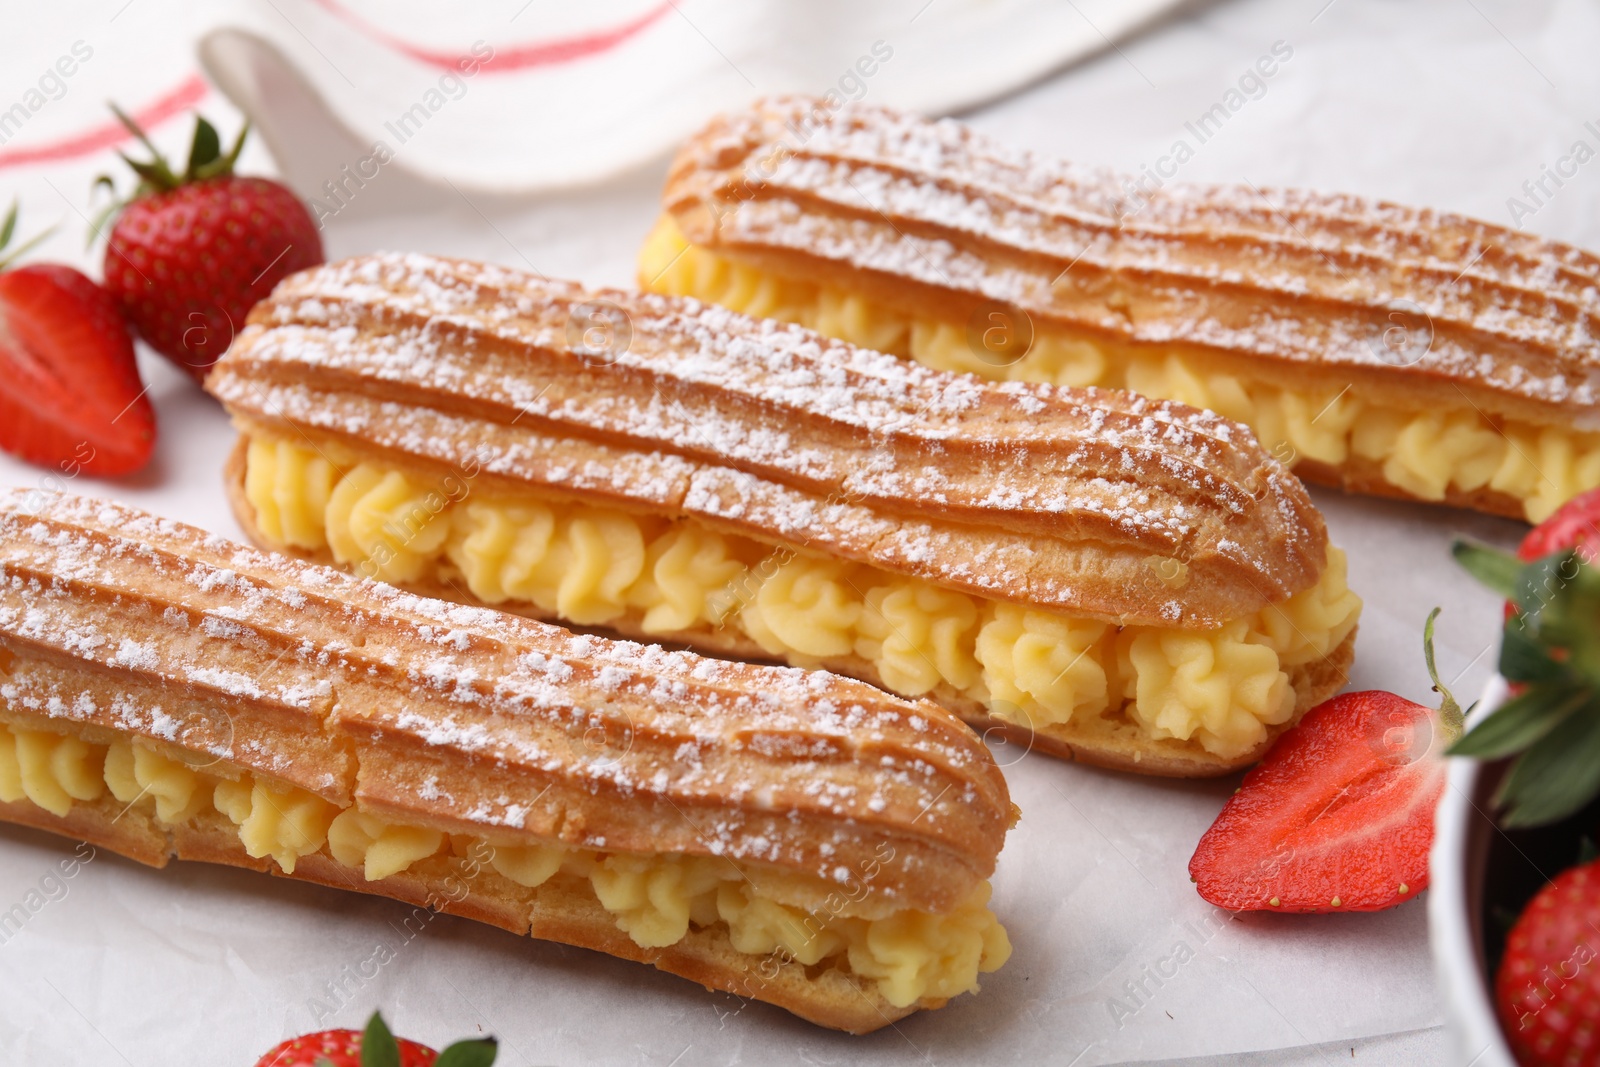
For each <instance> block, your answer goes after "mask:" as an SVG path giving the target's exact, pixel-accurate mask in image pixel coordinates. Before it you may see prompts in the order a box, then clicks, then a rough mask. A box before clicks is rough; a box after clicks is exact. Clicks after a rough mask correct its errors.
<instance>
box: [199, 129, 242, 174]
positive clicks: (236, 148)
mask: <svg viewBox="0 0 1600 1067" xmlns="http://www.w3.org/2000/svg"><path fill="white" fill-rule="evenodd" d="M249 135H250V123H249V122H248V121H247V122H246V123H245V124H244V125H243V126H242V127H240V128H239V136H238V137H236V138H234V141H233V147H232V148H230V149H228V151H227V154H226V155H221V156H218V157H217V158H216V159H214V160H212V161H211V162H210V163H207V164H206V165H205V166H203V167H201V168H200V169H199V170H198V171H197V172H195V177H196V178H199V179H205V178H219V177H221V176H223V175H225V174H232V173H233V167H234V164H236V163H238V162H239V153H240V152H242V151H244V139H245V138H246V137H248V136H249Z"/></svg>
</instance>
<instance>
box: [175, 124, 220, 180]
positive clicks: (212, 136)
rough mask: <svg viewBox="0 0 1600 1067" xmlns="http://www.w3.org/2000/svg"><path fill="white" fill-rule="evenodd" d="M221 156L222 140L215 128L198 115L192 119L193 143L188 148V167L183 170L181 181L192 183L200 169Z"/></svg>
mask: <svg viewBox="0 0 1600 1067" xmlns="http://www.w3.org/2000/svg"><path fill="white" fill-rule="evenodd" d="M221 156H222V140H221V138H219V137H218V136H217V128H216V127H215V126H213V125H211V123H209V122H207V121H206V120H205V119H203V118H201V117H200V116H199V115H196V116H195V117H194V142H193V143H192V144H191V145H190V146H189V165H188V166H187V167H185V168H184V171H183V180H184V181H186V182H192V181H194V180H195V178H196V176H198V175H199V173H200V170H201V168H203V167H206V166H209V165H210V164H212V163H215V162H216V161H217V160H218V159H219V158H220V157H221Z"/></svg>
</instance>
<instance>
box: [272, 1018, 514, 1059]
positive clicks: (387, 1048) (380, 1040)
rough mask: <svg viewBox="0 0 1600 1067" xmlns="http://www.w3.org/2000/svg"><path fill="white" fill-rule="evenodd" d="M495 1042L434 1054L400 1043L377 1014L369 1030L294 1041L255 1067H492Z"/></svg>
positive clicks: (460, 1044)
mask: <svg viewBox="0 0 1600 1067" xmlns="http://www.w3.org/2000/svg"><path fill="white" fill-rule="evenodd" d="M495 1051H496V1049H495V1040H494V1038H492V1037H485V1038H478V1039H475V1040H471V1041H457V1042H456V1043H455V1044H453V1045H451V1046H450V1047H449V1048H447V1049H445V1050H444V1051H443V1052H435V1051H434V1050H433V1049H431V1048H429V1047H428V1046H426V1045H419V1044H417V1043H416V1042H415V1041H406V1040H404V1039H401V1040H396V1039H395V1037H394V1035H393V1034H391V1033H390V1032H389V1027H388V1025H387V1024H385V1023H384V1021H383V1016H382V1015H380V1014H378V1013H377V1012H373V1013H372V1018H371V1019H369V1020H368V1021H367V1028H366V1030H364V1031H362V1030H323V1031H321V1032H319V1033H315V1034H306V1035H305V1036H303V1037H291V1038H290V1039H289V1040H287V1041H284V1042H283V1043H281V1044H279V1045H276V1046H274V1047H273V1049H272V1051H270V1052H268V1053H267V1054H266V1055H265V1056H263V1057H261V1058H260V1059H259V1060H257V1061H256V1067H489V1065H490V1064H492V1063H494V1057H495Z"/></svg>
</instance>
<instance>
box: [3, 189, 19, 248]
mask: <svg viewBox="0 0 1600 1067" xmlns="http://www.w3.org/2000/svg"><path fill="white" fill-rule="evenodd" d="M16 232H17V202H16V201H15V200H13V201H11V210H10V211H8V212H6V221H5V222H3V223H0V248H4V247H5V246H6V245H8V244H10V243H11V235H12V234H14V233H16Z"/></svg>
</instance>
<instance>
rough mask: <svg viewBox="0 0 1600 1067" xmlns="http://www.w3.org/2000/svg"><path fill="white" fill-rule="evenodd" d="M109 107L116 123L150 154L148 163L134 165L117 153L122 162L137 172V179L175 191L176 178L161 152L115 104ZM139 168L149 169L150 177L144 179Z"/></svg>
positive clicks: (144, 175)
mask: <svg viewBox="0 0 1600 1067" xmlns="http://www.w3.org/2000/svg"><path fill="white" fill-rule="evenodd" d="M110 107H111V113H112V114H113V115H115V116H117V121H118V122H120V123H122V125H123V126H124V127H126V128H127V130H128V132H129V133H131V134H133V135H134V137H136V138H138V140H139V143H140V144H142V145H144V147H145V150H146V151H148V152H149V153H150V161H149V162H148V163H143V164H135V163H134V162H133V160H131V159H128V157H127V156H126V155H124V154H123V153H121V152H118V153H117V155H119V156H122V158H123V160H125V161H126V162H127V163H128V165H129V166H132V167H133V169H134V170H135V171H137V172H138V174H139V177H141V178H145V180H147V181H149V182H150V184H151V185H152V186H154V187H155V188H157V189H176V188H177V187H178V184H179V183H178V176H177V175H176V174H174V173H172V168H171V167H170V166H168V165H167V159H166V157H165V156H163V155H162V154H161V150H160V149H158V148H157V147H156V146H155V144H154V143H153V142H152V141H151V140H150V138H149V137H148V136H147V135H146V134H145V132H144V130H143V129H141V128H140V126H139V124H138V123H137V122H134V121H133V120H132V119H130V118H129V117H128V116H127V115H125V114H123V112H122V109H121V108H119V107H118V106H117V105H116V104H112V105H110ZM141 166H143V167H147V168H149V171H150V174H151V175H152V176H150V177H146V174H145V172H144V171H142V170H140V169H139V168H140V167H141Z"/></svg>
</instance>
